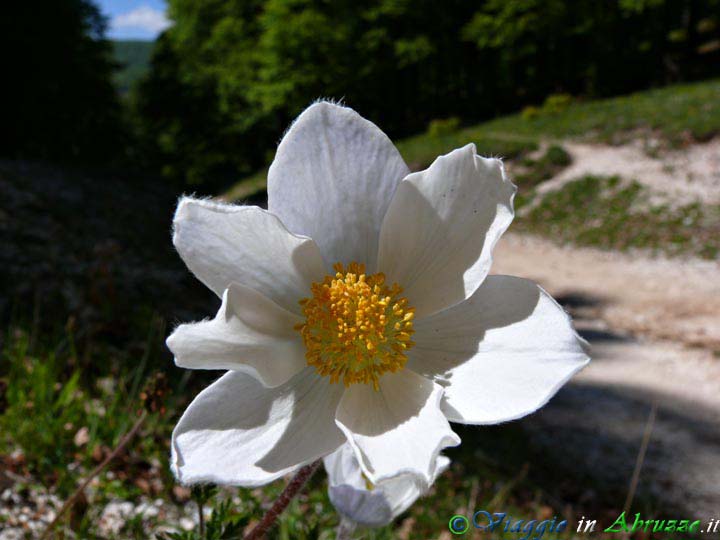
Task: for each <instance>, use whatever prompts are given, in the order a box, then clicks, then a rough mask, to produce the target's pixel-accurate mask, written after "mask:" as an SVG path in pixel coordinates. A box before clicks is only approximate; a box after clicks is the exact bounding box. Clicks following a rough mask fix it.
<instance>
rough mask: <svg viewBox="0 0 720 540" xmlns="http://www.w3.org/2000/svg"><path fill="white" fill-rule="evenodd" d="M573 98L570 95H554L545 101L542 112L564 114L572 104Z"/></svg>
mask: <svg viewBox="0 0 720 540" xmlns="http://www.w3.org/2000/svg"><path fill="white" fill-rule="evenodd" d="M572 101H573V98H572V96H571V95H570V94H552V95H550V96H548V97H547V98H546V99H545V103H543V106H542V112H543V113H545V114H558V113H561V112H564V111H565V109H567V108H568V107H569V106H570V104H571V103H572Z"/></svg>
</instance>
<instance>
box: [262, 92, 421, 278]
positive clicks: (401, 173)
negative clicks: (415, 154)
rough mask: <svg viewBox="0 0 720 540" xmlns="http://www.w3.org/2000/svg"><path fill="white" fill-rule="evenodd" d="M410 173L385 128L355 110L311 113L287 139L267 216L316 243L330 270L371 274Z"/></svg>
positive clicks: (272, 178) (271, 181) (271, 179)
mask: <svg viewBox="0 0 720 540" xmlns="http://www.w3.org/2000/svg"><path fill="white" fill-rule="evenodd" d="M408 172H409V169H408V168H407V165H405V162H404V161H403V159H402V157H400V154H399V153H398V151H397V149H396V148H395V146H394V145H393V143H392V142H391V141H390V139H388V138H387V136H386V135H385V134H384V133H383V132H382V131H380V129H379V128H378V127H377V126H376V125H375V124H373V123H372V122H369V121H367V120H365V119H364V118H362V117H361V116H360V115H359V114H357V113H356V112H355V111H353V110H352V109H349V108H347V107H340V106H338V105H333V104H332V103H327V102H320V103H315V104H314V105H311V106H310V107H308V108H307V109H306V110H305V112H303V113H302V114H301V115H300V116H299V117H298V119H297V120H296V121H295V123H294V124H293V125H292V127H291V128H290V130H289V131H288V132H287V134H286V135H285V137H284V138H283V140H282V142H281V143H280V146H279V147H278V150H277V155H276V156H275V160H274V161H273V163H272V165H271V166H270V172H269V174H268V209H269V210H270V211H271V212H273V213H274V214H276V215H277V216H279V217H280V219H282V221H283V223H285V225H286V226H287V227H288V229H290V230H291V231H292V232H294V233H297V234H303V235H306V236H309V237H311V238H312V239H314V240H315V241H316V242H317V244H318V245H319V246H320V250H321V252H322V254H323V257H324V258H325V262H326V264H327V265H328V266H331V265H332V264H334V263H336V262H342V263H349V262H353V261H355V262H359V263H365V264H366V265H367V268H368V270H369V271H374V268H375V264H376V257H377V245H378V234H379V232H380V224H381V223H382V219H383V216H384V215H385V211H386V210H387V207H388V205H389V204H390V200H391V198H392V195H393V193H395V188H396V187H397V184H398V183H399V182H400V180H402V179H403V177H405V175H407V173H408Z"/></svg>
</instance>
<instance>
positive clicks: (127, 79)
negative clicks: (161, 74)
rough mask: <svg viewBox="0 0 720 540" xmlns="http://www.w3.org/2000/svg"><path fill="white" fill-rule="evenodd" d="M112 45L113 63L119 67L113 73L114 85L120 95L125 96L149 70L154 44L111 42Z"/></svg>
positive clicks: (138, 41) (152, 42) (128, 41)
mask: <svg viewBox="0 0 720 540" xmlns="http://www.w3.org/2000/svg"><path fill="white" fill-rule="evenodd" d="M112 44H113V53H114V56H115V61H116V62H117V63H118V64H119V65H120V68H119V69H118V71H117V72H116V73H115V77H114V79H115V85H116V86H117V88H118V91H119V92H120V93H121V94H125V93H127V92H128V91H129V90H130V88H132V85H133V84H134V83H135V81H137V80H138V79H140V78H141V77H142V76H143V75H145V73H147V71H148V69H150V56H151V54H152V48H153V45H154V44H155V42H154V41H141V40H113V41H112Z"/></svg>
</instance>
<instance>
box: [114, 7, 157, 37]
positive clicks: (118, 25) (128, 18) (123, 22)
mask: <svg viewBox="0 0 720 540" xmlns="http://www.w3.org/2000/svg"><path fill="white" fill-rule="evenodd" d="M110 26H111V27H112V29H113V31H115V30H120V29H125V30H127V29H137V30H145V31H147V32H150V33H153V34H158V33H160V32H162V31H163V30H165V29H166V28H167V27H168V26H170V21H168V20H167V17H165V13H164V12H162V11H160V10H159V9H154V8H151V7H150V6H140V7H137V8H135V9H133V10H132V11H128V12H127V13H122V14H120V15H117V16H115V17H113V19H112V21H111V23H110Z"/></svg>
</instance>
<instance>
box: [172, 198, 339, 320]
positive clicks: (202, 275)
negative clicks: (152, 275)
mask: <svg viewBox="0 0 720 540" xmlns="http://www.w3.org/2000/svg"><path fill="white" fill-rule="evenodd" d="M173 223H174V227H175V232H174V234H173V242H174V244H175V247H176V248H177V250H178V253H180V256H181V257H182V258H183V260H184V261H185V264H187V266H188V268H190V270H191V271H192V272H193V274H195V275H196V276H197V278H198V279H199V280H200V281H202V282H203V283H204V284H205V285H207V286H208V287H209V288H210V289H212V290H213V291H214V292H215V293H216V294H217V295H218V296H220V297H222V294H223V292H224V291H225V289H227V288H228V286H229V285H230V284H231V283H240V284H241V285H246V286H248V287H250V288H252V289H255V290H256V291H258V292H261V293H262V294H264V295H265V296H267V297H268V298H270V299H271V300H272V301H273V302H275V303H277V304H279V305H281V306H282V307H284V308H285V309H287V310H289V311H293V312H295V313H300V306H299V305H298V300H300V299H301V298H303V297H305V296H308V295H309V291H310V285H311V284H312V282H313V281H319V280H321V279H322V277H323V276H324V274H325V271H324V267H323V263H322V257H321V256H320V251H319V250H318V247H317V245H316V244H315V242H313V241H312V240H310V239H308V238H301V237H298V236H295V235H293V234H291V233H289V232H288V230H287V229H286V228H285V227H284V225H283V224H282V223H281V222H280V220H279V219H278V218H277V217H276V216H274V215H272V214H270V213H269V212H266V211H265V210H263V209H262V208H258V207H257V206H234V205H228V204H217V203H212V202H209V201H202V200H197V199H191V198H187V197H186V198H183V199H182V200H181V201H180V204H178V208H177V211H176V212H175V219H174V221H173Z"/></svg>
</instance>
